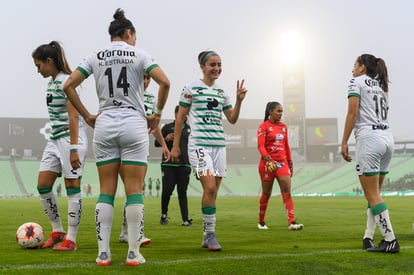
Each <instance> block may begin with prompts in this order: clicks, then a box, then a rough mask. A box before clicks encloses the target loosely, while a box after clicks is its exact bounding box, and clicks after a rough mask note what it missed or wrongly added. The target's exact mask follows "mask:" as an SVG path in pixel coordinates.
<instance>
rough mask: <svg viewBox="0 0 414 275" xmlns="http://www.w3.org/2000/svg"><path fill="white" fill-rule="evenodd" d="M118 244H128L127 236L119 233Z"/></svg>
mask: <svg viewBox="0 0 414 275" xmlns="http://www.w3.org/2000/svg"><path fill="white" fill-rule="evenodd" d="M119 242H120V243H127V242H128V234H125V233H121V235H119Z"/></svg>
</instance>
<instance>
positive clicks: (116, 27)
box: [108, 8, 135, 38]
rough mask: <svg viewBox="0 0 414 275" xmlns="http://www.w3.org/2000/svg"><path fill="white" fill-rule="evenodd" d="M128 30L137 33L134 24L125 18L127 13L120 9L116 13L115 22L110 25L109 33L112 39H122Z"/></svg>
mask: <svg viewBox="0 0 414 275" xmlns="http://www.w3.org/2000/svg"><path fill="white" fill-rule="evenodd" d="M128 29H130V30H131V31H132V32H133V33H135V27H134V25H132V22H131V21H130V20H128V19H127V18H126V17H125V12H124V11H123V10H122V9H120V8H118V9H117V10H116V11H115V13H114V20H113V21H112V22H111V24H109V28H108V32H109V34H110V35H111V38H114V37H122V36H123V35H124V33H125V31H126V30H128Z"/></svg>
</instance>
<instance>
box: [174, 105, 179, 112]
mask: <svg viewBox="0 0 414 275" xmlns="http://www.w3.org/2000/svg"><path fill="white" fill-rule="evenodd" d="M179 107H180V106H178V105H177V106H175V109H174V113H177V112H178V108H179Z"/></svg>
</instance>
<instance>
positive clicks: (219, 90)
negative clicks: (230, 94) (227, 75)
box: [213, 89, 224, 97]
mask: <svg viewBox="0 0 414 275" xmlns="http://www.w3.org/2000/svg"><path fill="white" fill-rule="evenodd" d="M213 90H214V91H217V95H218V96H219V97H223V96H224V91H223V90H222V89H213Z"/></svg>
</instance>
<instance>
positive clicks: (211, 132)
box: [180, 80, 232, 147]
mask: <svg viewBox="0 0 414 275" xmlns="http://www.w3.org/2000/svg"><path fill="white" fill-rule="evenodd" d="M180 105H181V106H184V107H189V108H190V110H189V114H188V120H189V124H190V128H191V134H190V136H189V146H190V145H195V146H208V147H225V145H226V144H225V138H224V128H223V121H222V115H223V111H224V110H226V109H230V108H232V105H231V103H230V97H229V96H228V95H227V94H226V93H225V92H224V90H223V89H221V88H220V87H219V86H217V85H216V84H214V85H213V86H212V87H209V86H207V85H206V84H204V83H203V82H202V81H201V80H196V81H194V82H193V83H191V84H189V85H187V86H185V87H184V89H183V91H182V92H181V95H180Z"/></svg>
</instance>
